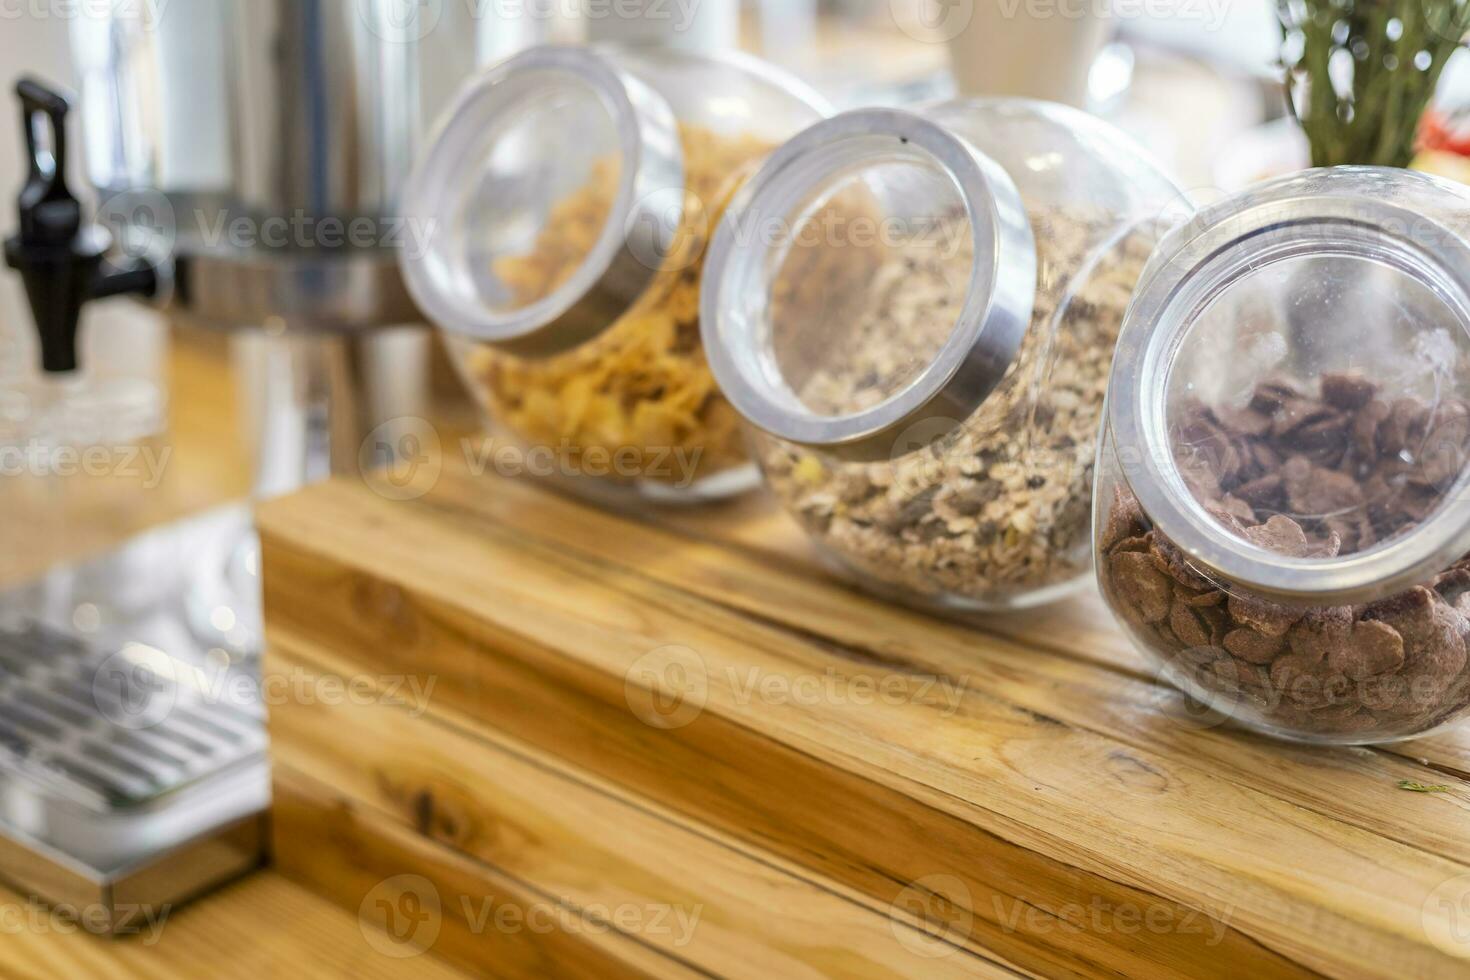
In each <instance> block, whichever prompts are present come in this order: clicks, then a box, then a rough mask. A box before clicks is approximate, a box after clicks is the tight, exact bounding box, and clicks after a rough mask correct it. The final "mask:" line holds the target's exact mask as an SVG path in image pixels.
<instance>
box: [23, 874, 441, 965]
mask: <svg viewBox="0 0 1470 980" xmlns="http://www.w3.org/2000/svg"><path fill="white" fill-rule="evenodd" d="M31 908H32V906H31V904H30V903H29V902H28V901H26V900H25V899H24V898H23V897H22V896H20V895H18V894H16V893H14V892H11V891H8V890H3V889H0V926H3V929H0V976H3V977H5V978H7V980H11V978H14V980H49V978H53V977H60V978H67V980H70V978H73V977H108V978H109V980H197V978H199V977H211V978H219V980H274V978H281V980H288V978H297V977H344V978H346V977H355V978H363V980H378V978H381V980H388V978H395V980H454V978H460V977H463V974H461V973H459V972H457V971H456V970H453V969H451V968H450V967H448V966H446V965H445V964H443V963H441V962H440V961H439V960H437V959H435V958H433V957H418V958H415V959H413V960H397V959H390V958H388V957H386V956H383V955H382V954H380V953H378V952H377V951H376V950H375V949H374V948H373V947H372V946H370V945H368V943H367V942H366V941H365V940H364V937H363V933H362V928H361V927H360V925H359V923H358V921H357V918H356V917H355V916H353V915H350V914H348V913H347V912H344V911H343V910H342V909H340V908H337V907H336V906H334V905H332V904H331V903H329V902H327V901H326V900H325V899H322V898H318V897H316V896H315V895H312V894H309V893H308V892H306V891H304V890H302V889H300V888H298V887H296V886H295V885H292V884H290V883H289V882H287V881H286V880H285V879H284V878H282V877H280V876H279V875H275V874H271V873H261V874H257V875H254V876H253V877H250V878H247V879H245V880H244V881H241V882H238V883H236V884H234V885H231V886H230V887H228V888H226V889H224V890H223V891H221V892H218V893H217V894H215V895H212V896H210V897H208V898H207V899H205V900H203V901H200V902H196V903H194V904H192V905H188V906H185V907H183V908H180V909H177V910H175V911H173V912H171V913H170V914H169V915H168V916H167V917H166V918H165V919H164V920H163V923H162V929H161V931H159V932H158V933H157V942H156V943H154V942H150V939H151V938H152V937H151V935H150V934H149V933H148V932H142V933H140V934H139V935H135V936H130V937H125V938H121V939H103V938H98V937H96V936H92V935H88V934H86V933H85V932H80V931H77V930H75V929H72V928H69V927H68V926H67V924H66V923H65V922H64V921H61V922H58V921H56V920H53V919H52V918H51V917H50V916H49V915H47V914H43V913H36V914H37V915H39V916H40V918H39V919H33V917H32V911H31Z"/></svg>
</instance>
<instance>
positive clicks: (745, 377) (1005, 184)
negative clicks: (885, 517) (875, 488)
mask: <svg viewBox="0 0 1470 980" xmlns="http://www.w3.org/2000/svg"><path fill="white" fill-rule="evenodd" d="M1035 289H1036V252H1035V244H1034V241H1033V239H1032V233H1031V226H1030V223H1029V221H1028V220H1027V216H1026V213H1025V210H1024V208H1023V206H1022V202H1021V198H1020V195H1019V193H1018V191H1017V189H1016V187H1015V185H1014V184H1013V183H1012V181H1011V179H1010V177H1009V176H1008V175H1007V173H1006V172H1005V171H1004V170H1002V169H1001V168H1000V167H998V166H997V165H996V164H995V163H994V162H992V161H991V160H990V159H989V158H988V157H987V156H986V155H985V154H983V153H981V152H980V151H979V150H977V149H976V148H975V147H974V146H973V145H972V144H970V143H969V142H968V141H966V140H965V139H963V138H962V137H959V136H957V135H955V134H954V133H953V132H952V131H950V130H948V129H947V128H945V127H943V126H941V125H939V124H936V123H935V122H933V121H932V120H930V119H927V118H925V117H923V116H920V115H917V114H914V113H909V112H904V111H897V110H863V111H859V112H851V113H847V114H845V115H842V116H838V117H836V118H834V119H831V120H828V121H825V122H822V123H819V124H817V125H816V126H814V127H812V128H811V129H808V130H807V131H806V132H804V133H802V134H801V135H799V136H798V137H796V138H795V139H794V140H792V141H790V142H789V143H787V144H786V145H785V146H784V147H783V148H782V149H781V150H779V151H778V152H777V153H776V154H775V155H774V156H773V157H772V158H771V159H770V160H769V161H768V163H767V165H766V166H765V167H764V168H763V169H762V171H761V173H760V175H759V176H758V177H757V178H756V179H755V180H753V181H751V182H750V184H748V185H747V186H746V187H745V188H744V189H742V191H741V192H740V194H739V195H737V197H736V198H735V200H734V201H733V203H732V204H731V206H730V209H729V212H728V214H727V217H726V220H725V221H724V223H723V224H722V225H721V227H720V230H719V232H718V234H717V236H716V238H715V242H714V245H713V248H712V251H711V254H710V258H709V264H708V266H707V268H706V275H705V282H704V293H703V298H702V323H703V332H704V343H705V347H706V350H707V351H708V352H709V356H710V362H711V365H712V367H713V368H714V371H715V374H716V377H717V378H718V379H719V381H720V384H721V386H722V388H723V389H724V391H725V392H726V394H727V396H728V397H729V398H730V400H731V401H732V402H733V403H734V405H735V406H736V408H737V409H738V410H739V411H740V412H741V413H742V414H743V415H744V416H745V417H746V418H747V419H749V420H750V421H751V422H752V423H754V424H755V425H757V426H759V427H760V428H762V429H763V430H765V431H766V432H768V433H770V434H772V435H775V436H777V437H779V438H782V439H786V440H788V441H791V442H795V443H799V444H804V445H808V446H813V447H818V448H821V449H823V450H826V451H828V452H831V453H834V454H836V455H842V456H847V457H850V458H854V459H883V458H890V457H892V456H893V455H894V454H895V452H896V451H898V450H899V449H900V447H902V446H903V445H905V444H907V443H911V442H912V443H919V444H922V443H923V442H925V441H926V440H925V439H917V440H916V439H912V438H911V434H912V433H913V432H914V431H915V429H916V427H918V428H924V427H926V426H929V425H944V424H949V425H951V426H952V425H953V424H954V423H953V422H947V420H963V419H966V418H969V417H970V416H971V415H972V414H973V413H974V411H975V410H976V409H977V408H978V407H979V405H980V404H981V403H983V402H984V401H985V399H986V397H987V396H988V395H989V394H990V393H991V392H992V391H993V390H994V389H995V387H996V386H997V385H998V384H999V383H1000V381H1001V379H1002V378H1003V377H1004V376H1005V373H1006V371H1007V370H1008V368H1009V367H1010V365H1011V363H1012V361H1013V360H1014V358H1015V356H1016V353H1017V351H1018V350H1019V348H1020V345H1021V341H1022V339H1023V337H1024V336H1025V333H1026V329H1027V326H1028V324H1029V323H1030V319H1031V313H1032V305H1033V302H1034V296H1035ZM906 433H909V434H910V436H906ZM915 448H917V446H915Z"/></svg>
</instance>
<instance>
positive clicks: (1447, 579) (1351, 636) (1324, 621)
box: [1098, 372, 1470, 741]
mask: <svg viewBox="0 0 1470 980" xmlns="http://www.w3.org/2000/svg"><path fill="white" fill-rule="evenodd" d="M1177 435H1178V439H1179V441H1178V444H1177V447H1176V458H1177V460H1178V463H1179V468H1180V471H1181V474H1182V475H1183V476H1184V478H1185V481H1186V483H1187V485H1188V486H1189V488H1190V490H1191V492H1192V493H1193V494H1194V495H1195V498H1196V499H1197V500H1198V501H1199V503H1200V504H1201V505H1203V506H1204V507H1205V508H1206V510H1207V511H1209V512H1210V513H1211V514H1212V515H1213V516H1214V518H1215V519H1216V520H1217V521H1218V522H1220V524H1221V525H1222V526H1223V527H1225V528H1226V529H1228V530H1229V531H1230V532H1231V533H1234V534H1236V535H1238V536H1240V537H1242V538H1244V539H1246V540H1248V541H1250V542H1252V543H1253V544H1255V545H1257V546H1258V547H1260V548H1262V549H1264V550H1267V551H1271V552H1273V553H1276V554H1280V555H1284V556H1287V557H1292V558H1332V557H1336V556H1339V555H1347V554H1353V553H1356V552H1360V551H1365V550H1367V549H1370V548H1373V547H1375V546H1377V545H1379V544H1381V543H1382V542H1386V541H1389V540H1391V539H1393V538H1395V537H1397V536H1400V535H1402V534H1404V533H1406V532H1408V531H1410V530H1411V529H1413V528H1414V527H1415V526H1416V525H1418V524H1419V523H1420V522H1422V521H1423V520H1424V519H1425V518H1427V517H1428V516H1429V515H1430V513H1431V512H1432V511H1433V510H1434V508H1435V507H1436V506H1437V504H1438V503H1439V502H1440V501H1441V500H1442V499H1443V497H1444V495H1445V493H1446V492H1447V491H1448V490H1449V489H1450V486H1451V485H1452V484H1453V483H1454V481H1455V480H1456V478H1457V477H1458V476H1459V474H1460V472H1461V471H1462V469H1463V468H1464V464H1465V462H1466V460H1467V453H1470V404H1467V403H1466V402H1464V401H1461V400H1458V399H1454V398H1446V399H1441V400H1439V401H1437V402H1435V403H1433V404H1431V403H1428V402H1425V401H1423V400H1421V399H1418V398H1413V397H1407V398H1392V399H1391V398H1388V397H1386V396H1384V395H1383V394H1381V391H1380V386H1379V385H1377V384H1375V383H1374V382H1373V381H1372V380H1370V379H1369V378H1368V377H1366V376H1365V375H1363V374H1362V373H1359V372H1334V373H1328V374H1325V375H1324V376H1322V377H1321V378H1320V379H1319V383H1318V384H1317V385H1316V386H1315V387H1313V386H1311V385H1307V384H1303V383H1301V382H1299V381H1297V380H1295V379H1292V378H1287V377H1273V378H1269V379H1267V380H1265V381H1264V382H1262V383H1261V384H1259V385H1258V386H1257V387H1256V388H1255V390H1254V392H1253V393H1252V395H1251V397H1250V400H1249V403H1248V404H1246V405H1244V406H1238V407H1211V406H1206V405H1202V404H1199V403H1198V402H1189V403H1185V404H1183V405H1181V406H1180V411H1179V413H1178V422H1177ZM1099 553H1100V556H1101V557H1100V560H1099V563H1098V570H1099V574H1100V578H1101V583H1102V587H1103V591H1104V594H1105V595H1106V596H1107V597H1108V599H1109V601H1110V603H1111V604H1112V606H1113V607H1114V608H1115V609H1116V610H1117V611H1118V612H1119V613H1120V615H1121V616H1122V618H1123V619H1124V620H1125V621H1126V622H1127V623H1128V624H1129V626H1130V627H1131V628H1132V629H1133V630H1134V631H1135V633H1136V634H1137V635H1138V636H1140V637H1141V638H1142V639H1143V640H1144V641H1145V642H1146V643H1147V644H1148V646H1149V647H1150V648H1151V649H1153V650H1154V651H1155V652H1157V653H1159V654H1160V655H1162V656H1164V657H1165V658H1166V661H1167V662H1168V664H1169V667H1170V669H1171V671H1173V672H1175V673H1176V674H1178V675H1181V677H1182V679H1183V680H1184V681H1185V682H1187V686H1193V687H1195V688H1199V689H1203V690H1204V691H1205V692H1209V693H1210V694H1212V695H1214V698H1215V700H1216V702H1217V703H1219V704H1223V705H1225V706H1226V707H1227V710H1230V711H1232V712H1233V713H1241V714H1248V715H1251V716H1253V717H1254V718H1256V719H1258V720H1259V721H1260V722H1261V723H1263V724H1265V725H1267V726H1269V727H1272V728H1275V729H1278V730H1281V731H1283V732H1285V733H1289V734H1296V735H1302V736H1305V737H1318V738H1348V739H1352V740H1363V741H1368V740H1371V739H1373V738H1394V737H1405V736H1409V735H1414V734H1419V733H1422V732H1425V731H1428V730H1430V729H1432V728H1435V727H1437V726H1438V725H1440V724H1442V723H1443V722H1445V721H1448V720H1450V719H1451V718H1452V717H1454V716H1455V715H1457V714H1459V713H1461V712H1463V711H1464V710H1466V708H1467V707H1470V669H1467V668H1470V662H1467V646H1466V641H1467V637H1470V557H1467V558H1466V559H1464V560H1461V561H1459V562H1457V563H1456V564H1454V565H1453V566H1452V567H1450V568H1449V569H1447V570H1446V571H1444V572H1443V573H1442V574H1440V575H1438V576H1436V577H1435V578H1434V579H1433V580H1431V581H1428V582H1424V583H1422V584H1421V585H1418V586H1415V587H1413V588H1410V589H1408V590H1407V591H1404V592H1401V593H1398V594H1396V595H1393V596H1391V597H1389V598H1387V599H1383V600H1380V601H1377V602H1373V603H1368V604H1364V605H1357V606H1346V605H1344V606H1331V607H1323V606H1301V605H1287V604H1282V603H1278V602H1273V601H1270V600H1268V599H1266V598H1264V597H1262V596H1259V595H1256V594H1255V593H1253V592H1251V591H1250V590H1249V589H1245V588H1242V587H1240V586H1238V585H1235V584H1226V583H1222V582H1220V581H1217V580H1216V579H1215V578H1213V577H1210V576H1206V575H1204V574H1202V573H1200V572H1199V571H1198V570H1196V569H1195V568H1193V567H1192V566H1191V565H1190V564H1189V562H1188V561H1187V560H1185V558H1184V556H1183V555H1182V554H1181V552H1180V551H1179V549H1178V548H1177V547H1176V546H1175V544H1174V543H1173V542H1172V541H1170V540H1169V539H1168V538H1167V537H1166V536H1165V535H1164V534H1163V533H1162V532H1161V531H1159V530H1158V529H1157V528H1155V527H1152V525H1151V523H1150V521H1149V520H1148V518H1147V516H1146V515H1145V514H1144V513H1143V512H1142V511H1141V510H1140V509H1139V505H1138V503H1137V501H1136V499H1135V498H1134V497H1133V495H1132V494H1131V493H1129V492H1128V491H1127V490H1126V489H1124V488H1122V487H1119V488H1117V489H1116V490H1115V491H1114V498H1113V500H1112V503H1111V506H1110V508H1109V510H1108V512H1107V516H1106V519H1105V522H1104V524H1103V527H1102V528H1101V530H1100V537H1099Z"/></svg>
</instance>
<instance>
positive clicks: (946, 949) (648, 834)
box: [271, 641, 1017, 980]
mask: <svg viewBox="0 0 1470 980" xmlns="http://www.w3.org/2000/svg"><path fill="white" fill-rule="evenodd" d="M302 656H304V654H301V652H300V651H297V650H296V649H294V648H290V647H289V644H288V643H287V642H285V641H278V642H277V643H276V644H275V645H274V648H273V653H272V657H273V662H272V669H273V671H275V672H281V671H296V672H300V673H301V674H306V675H310V676H312V677H321V676H333V677H337V678H342V677H344V676H348V675H347V673H346V672H347V671H350V668H351V665H348V664H331V659H332V658H331V655H330V653H327V652H324V651H311V653H310V657H311V658H312V659H313V660H315V661H316V663H312V662H310V661H308V660H306V659H302ZM319 671H322V672H324V673H318V672H319ZM384 693H386V692H384ZM271 725H272V734H273V736H274V738H275V741H276V745H277V760H278V763H280V764H284V765H285V766H286V767H287V768H288V770H290V771H292V772H293V773H295V772H299V773H301V774H303V775H304V776H306V777H309V778H311V779H313V780H315V781H316V783H317V784H318V785H321V786H326V787H331V788H332V790H334V791H336V792H338V793H339V794H341V795H342V797H343V798H344V799H349V800H352V801H354V802H360V805H361V806H362V808H363V809H371V810H372V811H373V812H375V813H379V814H381V815H382V816H384V817H386V818H389V819H392V820H394V821H396V822H397V823H398V824H400V825H402V826H403V827H405V828H411V829H413V830H415V831H417V832H418V833H419V834H421V835H423V836H425V837H427V838H430V839H432V840H435V841H438V842H440V843H442V844H445V845H447V846H449V847H451V848H452V849H453V850H454V851H456V852H458V853H461V854H464V855H467V856H469V857H472V858H474V859H477V860H478V861H480V862H483V863H484V864H485V865H487V866H488V867H491V868H494V869H495V871H496V872H499V873H500V874H501V875H505V876H510V877H511V878H513V879H515V880H517V881H522V882H533V883H534V886H535V887H536V888H537V889H539V890H540V891H541V892H542V893H544V896H545V899H544V900H545V901H546V902H551V903H555V904H556V905H557V906H558V907H567V908H576V909H588V908H601V909H616V910H619V911H620V912H622V913H625V914H626V915H627V917H628V919H629V925H628V930H629V932H630V934H631V935H632V936H633V937H634V938H635V939H636V940H638V941H639V942H641V943H642V944H644V945H646V946H649V947H650V948H652V949H655V950H658V951H660V952H662V953H663V954H664V955H666V956H667V957H669V958H670V959H671V960H673V961H675V962H687V963H688V964H689V965H690V966H692V967H694V968H697V969H700V970H703V971H707V972H709V973H712V974H718V975H722V976H731V977H750V978H761V977H769V976H781V977H797V976H807V975H810V976H842V977H853V978H863V977H889V976H895V975H916V974H920V973H922V974H923V975H925V976H932V977H935V978H936V980H938V978H945V977H961V976H966V977H977V976H978V977H1014V976H1016V975H1017V974H1016V973H1015V972H1014V971H1013V970H1011V969H1009V968H1007V967H1005V966H1004V965H1002V964H1000V963H997V962H995V961H994V960H993V958H985V957H980V956H978V955H976V954H974V953H971V952H969V951H966V950H964V949H962V948H959V947H956V946H954V945H952V944H950V943H948V942H946V940H945V938H944V937H943V936H942V935H939V936H931V935H930V934H929V933H927V932H925V931H923V930H922V929H921V928H919V926H921V925H922V924H921V923H906V922H900V921H893V919H892V918H891V916H892V914H893V913H894V912H895V910H893V909H871V908H868V907H866V906H865V905H864V904H863V903H862V902H861V901H860V898H861V896H856V897H846V896H842V895H838V894H835V893H834V892H833V890H832V889H831V887H830V886H829V885H828V884H827V883H826V882H819V881H814V880H811V879H810V878H809V877H808V876H805V875H803V873H802V870H801V869H800V868H799V867H796V866H792V865H785V866H782V864H781V863H780V862H778V861H777V860H776V859H774V858H772V857H771V856H769V855H767V854H764V853H762V852H759V851H756V850H753V849H751V848H749V847H748V846H746V845H744V844H743V843H742V842H739V841H737V840H734V839H732V838H730V837H728V836H727V835H723V834H720V833H718V832H717V831H714V830H712V829H710V828H706V827H701V826H698V825H695V824H692V823H690V822H688V821H686V820H683V819H681V818H679V817H678V816H677V815H676V814H672V813H670V812H667V811H664V810H662V809H661V808H659V807H657V805H656V804H651V803H649V802H647V801H645V800H642V799H639V798H636V797H632V796H630V795H629V794H628V793H626V791H624V790H622V789H620V788H618V787H616V786H615V785H612V784H607V783H603V782H600V781H598V780H596V779H595V778H594V777H590V776H588V775H586V774H583V773H580V772H577V771H575V770H572V769H570V768H568V767H566V766H565V765H563V764H561V763H559V762H558V761H557V760H555V759H554V758H552V757H549V756H546V755H545V754H543V753H539V752H536V751H535V750H534V749H532V748H530V747H529V746H526V745H524V744H522V743H517V742H514V741H512V740H508V739H505V738H503V737H496V736H491V735H488V734H486V733H484V732H476V731H473V730H471V729H469V728H463V727H459V726H456V725H453V724H450V723H447V722H446V721H444V720H443V719H439V718H434V717H430V718H429V719H427V720H425V719H419V718H415V717H414V716H413V715H412V713H411V712H409V711H404V710H402V709H401V708H400V707H399V706H396V705H389V704H382V703H376V704H366V703H357V704H350V705H346V704H344V705H335V706H328V705H307V704H303V703H300V702H295V701H287V702H284V703H282V704H280V705H279V706H278V707H277V708H276V710H275V711H274V712H273V713H272V719H271ZM364 759H369V760H371V761H370V762H369V763H368V764H367V765H364V764H363V760H364ZM317 822H318V824H322V823H324V822H323V821H320V820H318V821H317ZM296 824H297V821H296V820H294V819H285V820H280V819H278V821H277V828H278V831H279V833H280V834H281V835H282V836H283V837H289V836H290V835H291V834H292V833H294V830H295V826H296ZM293 847H294V843H293V842H290V841H289V840H283V842H282V844H281V847H280V848H278V850H280V851H281V852H282V853H286V852H287V850H288V849H289V848H293ZM312 854H313V857H312V858H311V860H312V861H313V862H320V861H322V860H323V858H322V857H321V852H320V850H319V849H313V851H312ZM283 864H284V865H286V866H288V867H289V866H292V865H293V864H294V861H293V859H292V858H291V857H289V856H288V857H286V858H285V859H283ZM486 876H487V877H488V873H487V874H486ZM327 877H330V876H327ZM486 891H487V890H486V889H485V888H483V887H482V888H478V889H476V890H475V891H474V892H472V895H474V896H480V895H483V894H486ZM462 897H469V896H462ZM898 911H899V912H901V911H902V910H898ZM695 940H697V941H695ZM467 965H468V964H467Z"/></svg>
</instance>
